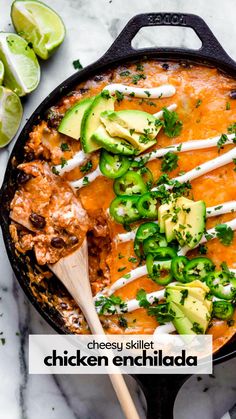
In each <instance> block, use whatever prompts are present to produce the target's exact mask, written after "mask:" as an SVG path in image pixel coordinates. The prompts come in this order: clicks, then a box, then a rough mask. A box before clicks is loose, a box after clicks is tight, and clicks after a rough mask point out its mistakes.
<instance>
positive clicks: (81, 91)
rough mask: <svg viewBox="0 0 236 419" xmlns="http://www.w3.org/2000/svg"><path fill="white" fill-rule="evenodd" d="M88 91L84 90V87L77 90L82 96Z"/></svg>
mask: <svg viewBox="0 0 236 419" xmlns="http://www.w3.org/2000/svg"><path fill="white" fill-rule="evenodd" d="M88 91H89V89H88V88H85V87H81V89H79V93H81V94H82V95H83V94H84V93H86V92H88Z"/></svg>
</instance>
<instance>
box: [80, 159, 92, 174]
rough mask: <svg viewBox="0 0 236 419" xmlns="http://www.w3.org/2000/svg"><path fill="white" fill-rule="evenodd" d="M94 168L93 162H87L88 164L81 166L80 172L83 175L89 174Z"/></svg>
mask: <svg viewBox="0 0 236 419" xmlns="http://www.w3.org/2000/svg"><path fill="white" fill-rule="evenodd" d="M92 167H93V164H92V162H91V160H89V161H87V163H86V164H84V165H83V166H80V171H81V173H87V172H89V171H90V170H91V169H92Z"/></svg>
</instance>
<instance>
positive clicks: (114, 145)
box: [92, 124, 136, 156]
mask: <svg viewBox="0 0 236 419" xmlns="http://www.w3.org/2000/svg"><path fill="white" fill-rule="evenodd" d="M92 140H93V141H94V142H96V143H97V144H98V146H100V147H103V148H105V149H106V150H107V151H110V152H111V153H113V154H124V155H125V156H132V155H133V154H135V152H136V150H135V149H134V147H132V145H130V144H129V143H128V142H127V141H125V140H122V139H121V138H118V137H111V136H110V135H109V134H108V132H107V131H106V129H105V127H104V126H103V125H102V124H101V125H100V126H99V127H98V128H97V129H96V131H95V132H94V133H93V135H92Z"/></svg>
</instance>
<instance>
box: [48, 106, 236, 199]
mask: <svg viewBox="0 0 236 419" xmlns="http://www.w3.org/2000/svg"><path fill="white" fill-rule="evenodd" d="M174 106H176V105H175V104H172V105H170V106H169V108H171V107H172V108H173V107H174ZM161 113H163V111H160V112H158V113H157V114H159V118H161V117H162V115H161ZM157 114H154V115H155V116H156V115H157ZM234 138H235V135H234V134H230V135H228V140H227V141H226V143H225V144H232V143H233V140H234ZM219 139H220V136H217V137H214V138H210V139H207V140H194V141H187V142H186V143H179V144H175V145H173V146H169V147H164V148H160V150H155V151H153V152H151V153H147V154H143V155H142V156H139V157H135V160H136V161H140V160H142V159H145V158H147V159H148V161H150V160H154V159H156V158H159V157H162V156H164V155H165V154H166V153H167V152H168V151H176V152H179V153H180V152H185V151H190V150H200V149H204V148H211V147H216V146H217V142H218V141H219ZM80 153H83V152H78V153H76V155H75V157H76V162H74V161H73V160H74V157H73V158H72V159H70V160H68V161H67V164H66V165H65V166H64V167H63V168H61V166H60V165H57V166H55V168H56V170H57V171H58V173H59V174H60V175H62V174H63V173H65V172H69V171H70V170H72V169H74V168H75V167H76V166H78V165H79V164H81V163H82V161H83V160H81V159H82V158H83V157H82V154H81V155H79V154H80ZM83 155H84V156H85V157H87V158H88V156H89V155H88V154H87V155H86V154H84V153H83ZM85 157H84V158H85ZM235 157H236V148H234V149H232V150H230V151H228V152H227V153H225V154H223V155H222V156H219V157H216V158H215V159H212V160H209V161H208V162H206V163H203V164H201V165H200V166H197V167H195V168H194V169H192V170H190V171H189V172H187V173H185V174H184V175H182V176H178V177H176V178H174V179H173V180H177V181H179V182H181V183H184V182H187V180H193V179H196V178H197V177H200V176H202V175H203V174H206V173H208V172H210V171H212V170H214V169H217V168H218V167H221V166H224V165H225V164H228V163H230V162H231V161H232V160H233V159H234V158H235ZM98 176H103V175H102V173H101V172H100V170H98V169H96V170H95V171H93V172H91V173H90V174H89V175H87V176H84V178H88V180H89V182H93V181H94V180H95V179H96V178H97V177H98ZM84 178H81V179H79V180H78V181H73V182H70V185H71V186H72V187H73V188H76V189H80V188H82V187H83V186H84V184H85V183H84ZM166 188H167V189H171V185H166ZM152 190H153V191H155V190H158V187H156V188H153V189H152Z"/></svg>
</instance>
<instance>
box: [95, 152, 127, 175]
mask: <svg viewBox="0 0 236 419" xmlns="http://www.w3.org/2000/svg"><path fill="white" fill-rule="evenodd" d="M130 164H131V162H130V160H129V159H128V157H125V156H121V155H120V154H111V153H108V151H106V150H102V152H101V154H100V161H99V168H100V170H101V172H102V174H103V175H104V176H106V177H109V178H111V179H116V178H117V177H120V176H122V175H124V174H125V173H126V172H127V170H128V169H129V167H130Z"/></svg>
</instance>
